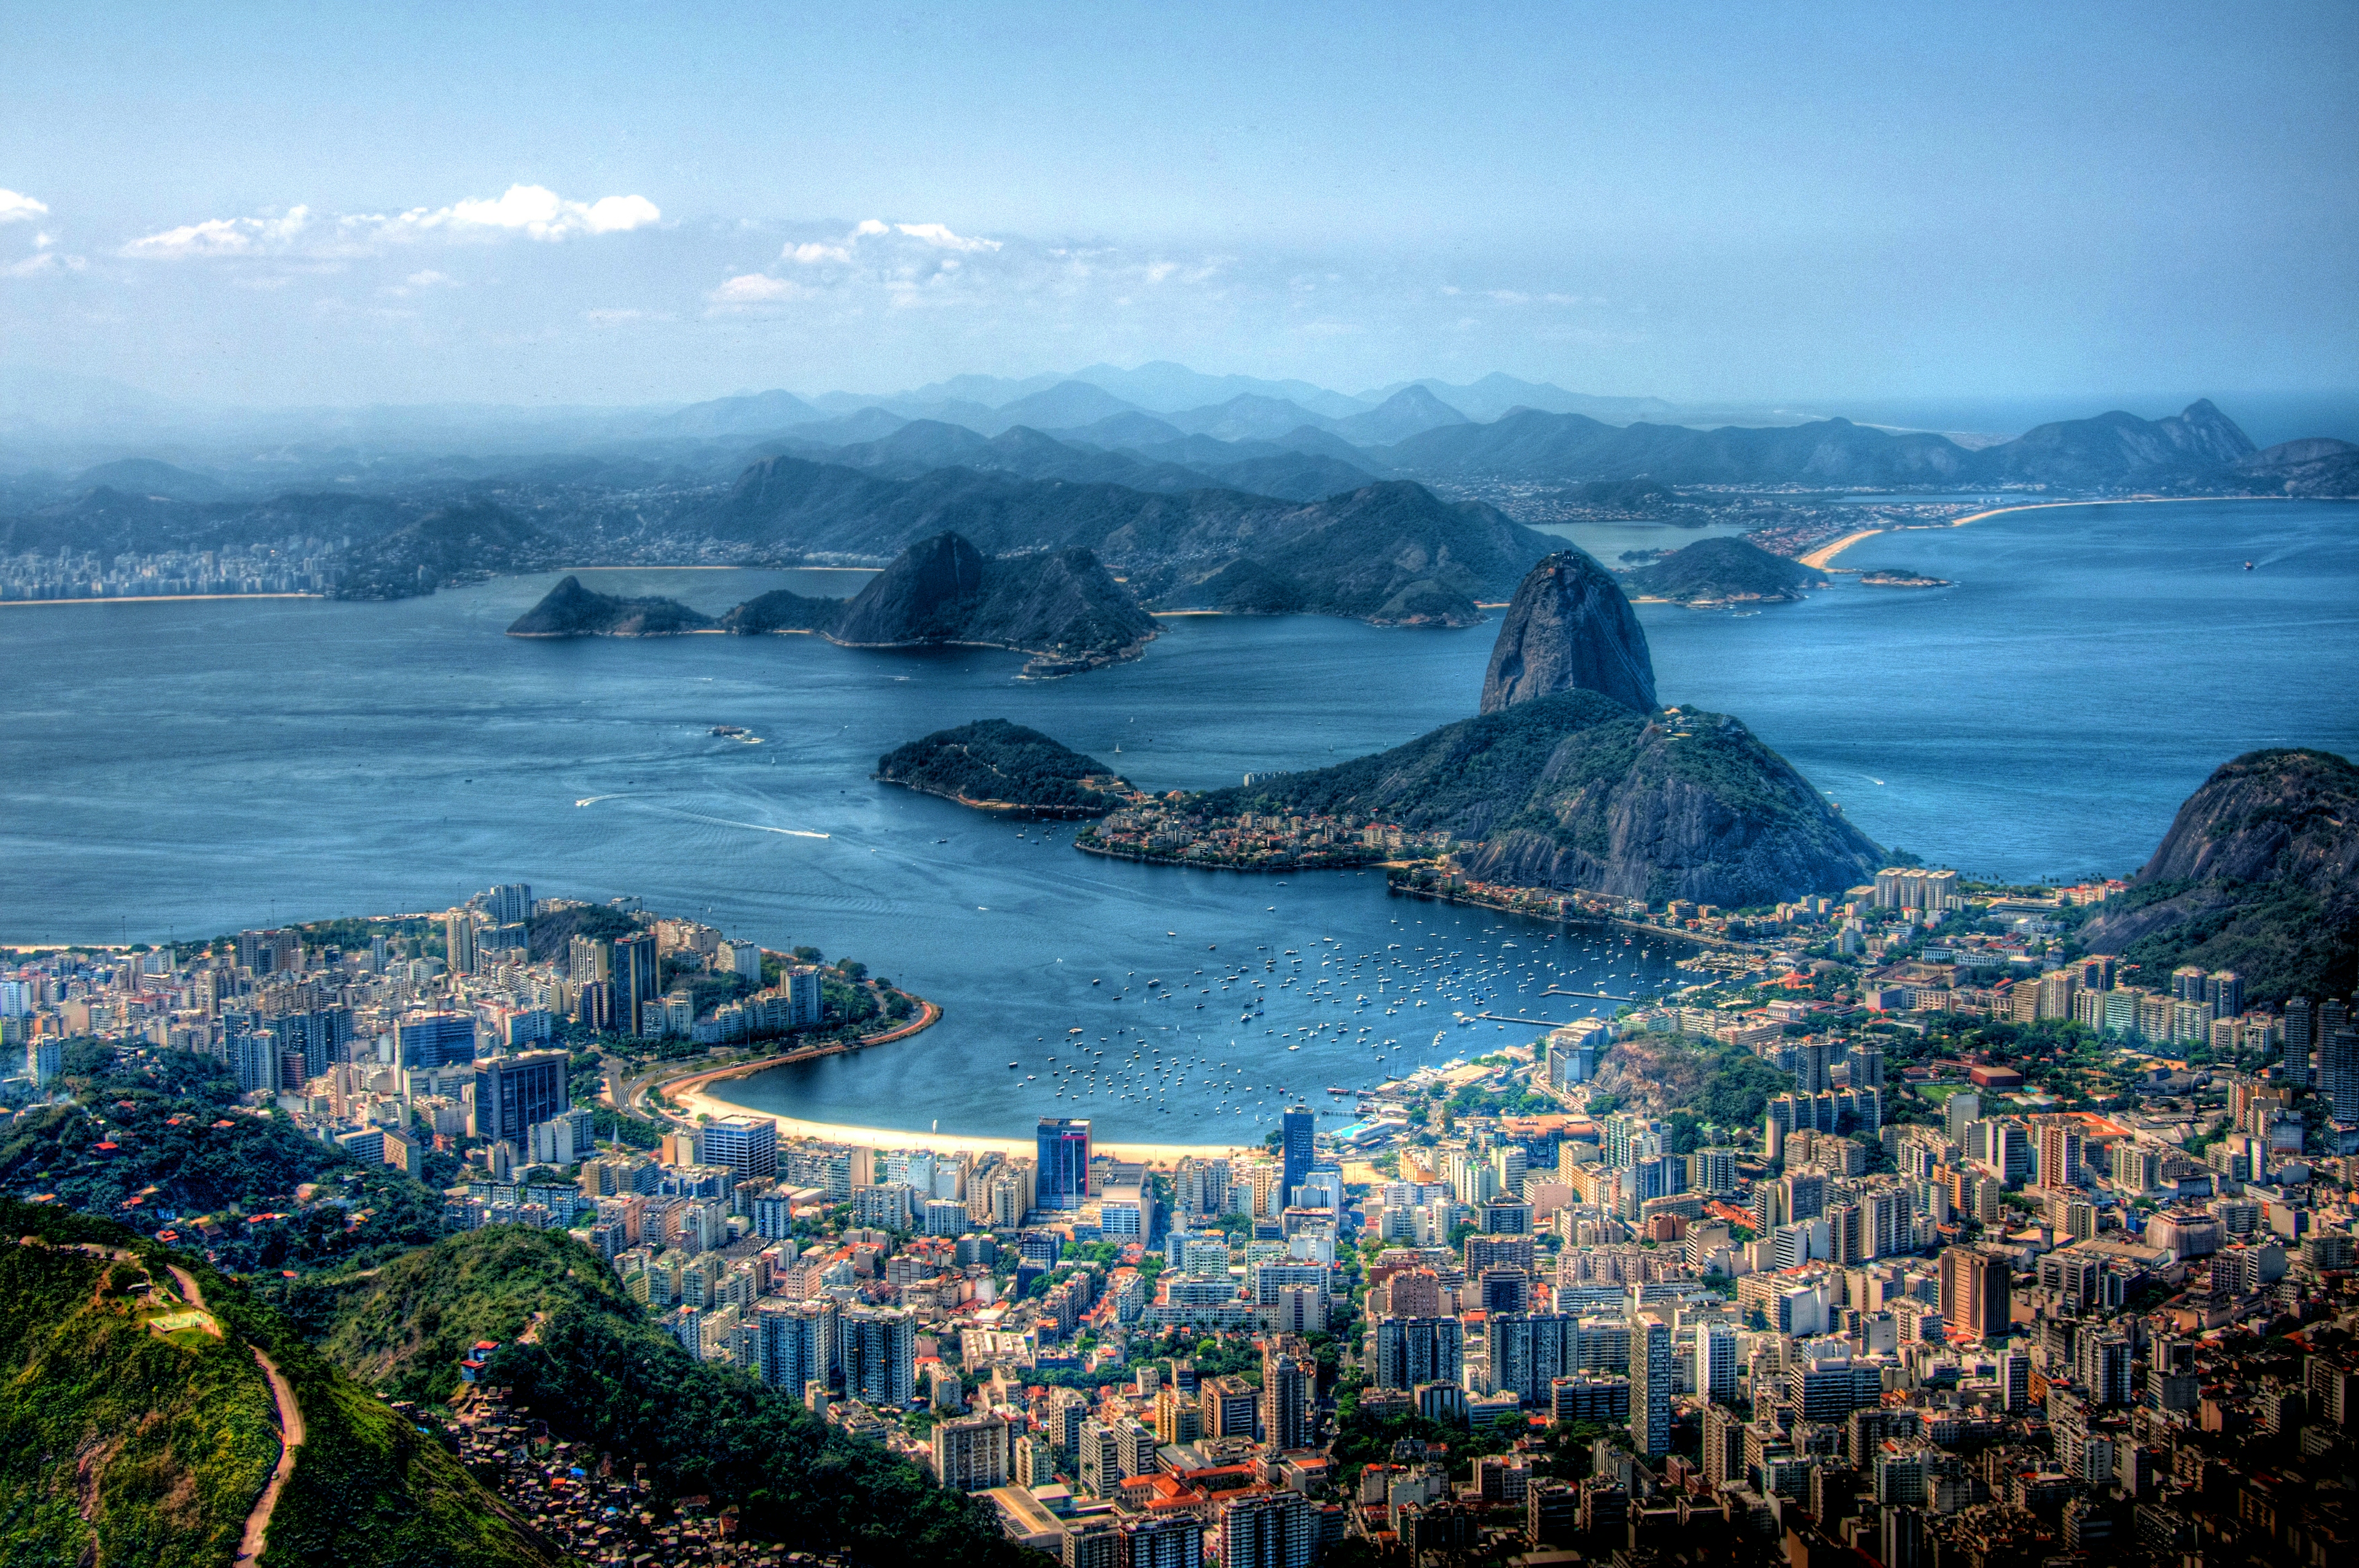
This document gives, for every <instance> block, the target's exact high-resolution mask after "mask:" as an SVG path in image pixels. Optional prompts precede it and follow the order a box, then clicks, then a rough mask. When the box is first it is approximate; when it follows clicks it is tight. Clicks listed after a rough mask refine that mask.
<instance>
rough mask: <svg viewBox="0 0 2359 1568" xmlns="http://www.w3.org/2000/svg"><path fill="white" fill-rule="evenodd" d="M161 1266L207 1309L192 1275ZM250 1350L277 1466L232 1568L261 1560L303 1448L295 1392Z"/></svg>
mask: <svg viewBox="0 0 2359 1568" xmlns="http://www.w3.org/2000/svg"><path fill="white" fill-rule="evenodd" d="M164 1266H165V1267H166V1268H168V1269H169V1270H170V1271H172V1278H173V1279H174V1280H175V1281H178V1282H179V1287H180V1297H181V1299H182V1300H183V1301H186V1302H187V1303H189V1304H190V1306H192V1307H195V1308H196V1309H197V1310H198V1311H200V1312H203V1311H206V1310H209V1309H207V1308H206V1306H205V1292H204V1291H203V1290H202V1289H201V1288H200V1287H199V1286H198V1284H197V1281H196V1279H195V1277H194V1276H193V1275H191V1274H190V1272H189V1271H187V1270H186V1269H183V1268H181V1267H180V1266H179V1264H178V1263H167V1264H166V1265H164ZM253 1348H254V1359H255V1364H256V1365H258V1366H260V1367H261V1368H262V1375H263V1376H264V1377H265V1378H266V1379H269V1380H270V1397H271V1399H272V1400H274V1401H275V1402H276V1403H277V1406H278V1463H277V1465H276V1466H275V1467H273V1468H272V1470H271V1472H270V1482H269V1484H268V1485H267V1486H266V1487H263V1488H262V1498H261V1500H260V1501H258V1502H256V1503H255V1505H254V1511H253V1512H252V1513H250V1514H248V1515H246V1516H245V1536H244V1537H243V1538H242V1539H241V1540H240V1541H238V1543H237V1555H236V1556H235V1557H233V1558H231V1559H230V1562H231V1563H232V1564H233V1568H244V1565H245V1564H246V1563H259V1562H261V1561H262V1552H263V1547H264V1544H265V1542H266V1541H267V1539H268V1537H269V1534H270V1516H271V1515H272V1514H273V1513H275V1512H276V1511H277V1508H278V1494H279V1493H281V1492H283V1491H285V1490H286V1489H287V1478H288V1476H292V1475H294V1474H295V1451H296V1450H297V1449H299V1448H300V1447H302V1446H303V1435H304V1433H303V1407H302V1406H301V1405H299V1404H297V1403H296V1402H295V1390H294V1389H293V1388H291V1387H290V1386H288V1381H287V1379H286V1377H285V1376H284V1375H283V1374H282V1373H280V1371H279V1370H278V1364H277V1362H276V1361H273V1360H272V1359H271V1358H270V1357H267V1356H265V1355H264V1354H263V1353H262V1351H261V1349H260V1347H258V1346H255V1347H253Z"/></svg>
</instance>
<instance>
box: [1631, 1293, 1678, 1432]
mask: <svg viewBox="0 0 2359 1568" xmlns="http://www.w3.org/2000/svg"><path fill="white" fill-rule="evenodd" d="M1678 1380H1679V1368H1678V1365H1677V1363H1676V1362H1675V1361H1674V1360H1673V1358H1672V1354H1671V1330H1670V1325H1669V1324H1666V1323H1663V1322H1660V1321H1659V1320H1658V1319H1655V1318H1651V1317H1648V1318H1641V1319H1639V1320H1638V1321H1637V1322H1636V1323H1634V1324H1632V1325H1630V1444H1631V1446H1632V1447H1634V1448H1636V1450H1637V1451H1638V1452H1639V1453H1640V1454H1643V1455H1644V1456H1645V1457H1647V1458H1648V1459H1659V1458H1661V1457H1662V1456H1663V1455H1664V1454H1669V1452H1670V1451H1671V1390H1672V1385H1673V1384H1675V1383H1676V1382H1677V1381H1678Z"/></svg>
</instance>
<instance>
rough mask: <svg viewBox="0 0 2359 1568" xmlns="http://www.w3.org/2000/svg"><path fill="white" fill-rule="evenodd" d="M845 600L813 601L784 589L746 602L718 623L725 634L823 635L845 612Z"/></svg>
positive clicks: (773, 590)
mask: <svg viewBox="0 0 2359 1568" xmlns="http://www.w3.org/2000/svg"><path fill="white" fill-rule="evenodd" d="M845 603H846V600H841V599H810V598H806V597H804V596H803V595H802V594H799V593H794V592H790V591H788V589H783V588H776V589H771V590H770V591H769V592H767V593H765V594H760V595H757V596H756V597H755V598H752V599H749V600H746V601H745V603H743V604H740V605H738V606H736V607H735V608H734V609H732V610H730V611H728V612H727V613H726V614H724V615H723V616H722V617H721V619H720V620H719V622H716V624H718V625H719V626H720V628H721V629H722V630H723V631H724V632H735V633H740V634H742V635H745V636H756V635H759V634H761V633H766V632H824V631H826V630H827V629H828V628H829V627H831V626H832V625H834V624H835V622H836V618H837V617H838V616H840V615H842V614H843V607H844V604H845Z"/></svg>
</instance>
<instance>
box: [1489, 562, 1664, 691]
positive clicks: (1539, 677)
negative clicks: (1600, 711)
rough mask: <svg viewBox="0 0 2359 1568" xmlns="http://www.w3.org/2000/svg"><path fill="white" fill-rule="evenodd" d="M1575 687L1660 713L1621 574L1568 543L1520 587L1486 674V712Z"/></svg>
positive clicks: (1648, 661)
mask: <svg viewBox="0 0 2359 1568" xmlns="http://www.w3.org/2000/svg"><path fill="white" fill-rule="evenodd" d="M1575 690H1580V691H1595V692H1602V693H1603V694H1604V695H1605V696H1607V697H1612V698H1613V699H1614V701H1616V702H1619V703H1621V704H1622V705H1623V706H1625V707H1626V708H1636V709H1637V710H1638V711H1640V712H1642V713H1647V712H1652V711H1653V710H1654V708H1655V664H1654V660H1653V658H1652V657H1651V656H1650V655H1649V654H1648V653H1647V633H1646V632H1645V630H1644V629H1643V628H1641V627H1640V626H1639V624H1638V617H1637V613H1636V611H1633V610H1632V609H1631V608H1630V601H1629V600H1628V599H1626V598H1625V597H1624V596H1623V592H1622V589H1621V585H1620V584H1618V583H1616V582H1615V581H1614V574H1613V573H1612V572H1609V571H1607V570H1606V569H1605V568H1603V567H1602V566H1600V565H1598V564H1597V562H1596V561H1595V560H1594V559H1593V558H1592V557H1590V556H1589V555H1588V554H1587V553H1585V552H1583V551H1581V550H1560V551H1559V552H1558V553H1557V554H1555V555H1553V556H1550V557H1548V558H1547V559H1546V560H1543V561H1541V562H1540V563H1539V564H1538V566H1536V567H1534V568H1532V569H1531V570H1530V571H1529V572H1528V573H1527V574H1526V575H1525V577H1524V580H1523V584H1522V586H1520V587H1518V588H1517V589H1516V597H1515V600H1514V601H1513V602H1512V603H1510V604H1509V605H1508V607H1507V615H1506V622H1504V623H1503V624H1502V625H1501V626H1500V628H1499V640H1498V642H1497V643H1495V644H1493V646H1492V649H1491V666H1490V669H1489V670H1488V671H1487V672H1486V673H1485V674H1484V677H1483V711H1484V712H1485V713H1496V712H1498V711H1499V710H1500V709H1501V708H1508V707H1511V706H1513V705H1514V704H1516V703H1519V702H1529V701H1532V700H1533V699H1534V698H1536V697H1551V696H1554V695H1555V694H1556V693H1558V692H1563V691H1575Z"/></svg>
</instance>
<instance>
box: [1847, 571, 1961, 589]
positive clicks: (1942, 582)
mask: <svg viewBox="0 0 2359 1568" xmlns="http://www.w3.org/2000/svg"><path fill="white" fill-rule="evenodd" d="M1859 580H1860V586H1862V587H1863V588H1948V587H1949V586H1951V584H1950V579H1948V578H1942V577H1929V576H1927V575H1926V574H1925V573H1923V572H1920V571H1917V570H1914V569H1912V568H1908V567H1878V568H1875V570H1874V571H1869V572H1862V573H1861V574H1860V579H1859Z"/></svg>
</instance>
